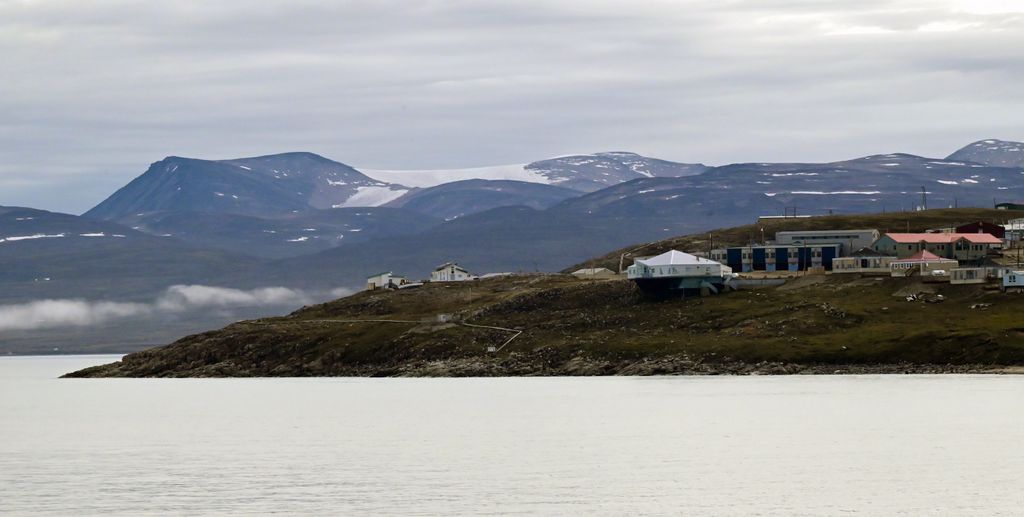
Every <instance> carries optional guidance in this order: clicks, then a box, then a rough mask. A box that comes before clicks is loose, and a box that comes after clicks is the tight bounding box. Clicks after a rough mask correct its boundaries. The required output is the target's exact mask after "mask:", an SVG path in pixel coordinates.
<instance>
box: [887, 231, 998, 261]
mask: <svg viewBox="0 0 1024 517" xmlns="http://www.w3.org/2000/svg"><path fill="white" fill-rule="evenodd" d="M1002 246H1003V241H1002V239H1000V238H998V237H995V236H993V235H990V234H987V233H887V234H885V235H883V236H882V238H880V239H878V240H877V241H875V244H874V246H872V248H874V249H875V251H878V252H880V253H887V254H890V255H895V256H897V257H899V258H900V259H905V258H910V257H912V256H914V255H916V254H918V253H920V252H922V251H928V252H930V253H932V254H934V255H936V256H938V257H942V258H947V259H956V260H964V261H976V260H982V259H984V258H985V256H986V255H988V253H989V251H991V250H993V249H998V248H1001V247H1002Z"/></svg>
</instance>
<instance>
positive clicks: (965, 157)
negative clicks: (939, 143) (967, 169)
mask: <svg viewBox="0 0 1024 517" xmlns="http://www.w3.org/2000/svg"><path fill="white" fill-rule="evenodd" d="M946 159H947V160H954V161H962V162H973V163H981V164H984V165H991V166H993V167H1024V142H1007V141H1004V140H980V141H978V142H974V143H973V144H969V145H967V146H965V147H963V148H961V149H960V150H958V151H957V152H955V153H953V154H951V155H949V157H948V158H946Z"/></svg>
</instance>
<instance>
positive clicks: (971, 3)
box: [0, 0, 1024, 213]
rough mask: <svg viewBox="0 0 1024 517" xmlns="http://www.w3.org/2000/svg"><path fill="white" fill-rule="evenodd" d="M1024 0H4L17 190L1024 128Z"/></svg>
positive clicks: (823, 144)
mask: <svg viewBox="0 0 1024 517" xmlns="http://www.w3.org/2000/svg"><path fill="white" fill-rule="evenodd" d="M1021 49H1024V1H1006V0H932V1H915V0H908V1H895V0H843V1H819V0H751V1H738V0H732V1H730V0H708V1H685V0H622V1H611V0H509V1H487V0H434V1H413V0H408V1H389V0H367V1H358V0H353V1H344V0H336V1H327V0H324V1H315V0H287V1H281V2H272V1H260V2H253V1H242V0H238V1H230V0H220V1H217V2H201V1H196V2H189V1H182V0H175V1H173V2H152V1H137V2H128V1H111V0H89V1H87V2H83V1H81V0H66V1H61V0H53V1H48V0H13V1H12V0H0V74H2V75H0V77H2V80H0V205H27V206H34V207H38V208H46V209H51V210H60V211H68V212H74V213H79V212H81V211H84V210H86V209H88V208H89V207H91V206H92V205H94V204H95V203H97V202H99V201H100V200H102V199H103V198H104V197H106V196H107V195H108V194H110V193H111V192H112V191H113V190H115V189H116V188H118V187H120V186H121V185H123V184H124V183H126V182H127V181H129V180H130V179H131V178H133V177H134V176H136V175H138V174H140V173H141V172H143V171H144V170H145V169H146V167H147V166H148V165H149V164H150V163H151V162H154V161H156V160H159V159H161V158H163V157H164V156H167V155H178V156H192V157H201V158H232V157H240V156H252V155H259V154H270V153H276V152H284V151H296V150H306V151H313V152H316V153H319V154H323V155H325V156H327V157H329V158H332V159H335V160H338V161H341V162H345V163H348V164H351V165H355V166H357V167H359V166H362V167H367V168H454V167H470V166H483V165H495V164H507V163H522V162H529V161H533V160H538V159H543V158H547V157H550V156H555V155H562V154H569V153H587V152H595V151H603V150H630V151H635V152H639V153H642V154H646V155H650V156H656V157H660V158H666V159H672V160H678V161H687V162H704V163H708V164H723V163H729V162H740V161H819V160H837V159H845V158H850V157H854V156H859V155H865V154H873V153H883V152H895V151H901V152H909V153H915V154H921V155H927V156H945V155H946V154H949V153H950V152H952V151H954V150H955V149H956V148H958V147H960V146H962V145H964V144H967V143H968V142H970V141H974V140H978V139H982V138H1003V139H1009V140H1024V52H1022V51H1021Z"/></svg>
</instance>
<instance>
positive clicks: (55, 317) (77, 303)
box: [0, 285, 352, 332]
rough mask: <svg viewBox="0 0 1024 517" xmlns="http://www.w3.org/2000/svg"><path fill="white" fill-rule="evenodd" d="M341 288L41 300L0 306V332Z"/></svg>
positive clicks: (292, 301)
mask: <svg viewBox="0 0 1024 517" xmlns="http://www.w3.org/2000/svg"><path fill="white" fill-rule="evenodd" d="M351 293H352V292H351V290H348V289H344V288H338V289H334V290H332V291H330V292H325V293H311V292H305V291H301V290H296V289H289V288H286V287H265V288H259V289H252V290H241V289H231V288H225V287H213V286H206V285H175V286H171V287H169V288H167V290H166V291H165V292H164V293H163V294H161V295H160V296H159V297H157V298H156V299H155V300H153V301H152V302H149V303H135V302H117V301H95V300H77V299H62V300H37V301H33V302H27V303H22V304H15V305H0V332H3V331H13V330H38V329H46V328H59V327H90V326H96V325H102V324H104V323H108V322H111V321H114V320H118V319H124V318H137V317H148V316H153V315H159V314H182V313H188V311H195V310H216V309H227V308H237V307H298V306H301V305H305V304H309V303H313V302H315V301H321V300H326V299H331V298H339V297H343V296H347V295H349V294H351Z"/></svg>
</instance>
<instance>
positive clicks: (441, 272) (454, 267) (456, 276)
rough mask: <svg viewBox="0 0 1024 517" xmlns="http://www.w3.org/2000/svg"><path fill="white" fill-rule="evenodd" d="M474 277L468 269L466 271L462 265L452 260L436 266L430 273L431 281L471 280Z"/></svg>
mask: <svg viewBox="0 0 1024 517" xmlns="http://www.w3.org/2000/svg"><path fill="white" fill-rule="evenodd" d="M475 278H476V277H475V276H473V275H472V274H471V273H470V272H469V271H466V270H465V269H464V268H463V267H461V266H459V265H458V264H456V263H454V262H448V263H445V264H442V265H440V266H437V267H436V268H434V271H433V272H432V273H430V281H431V282H462V281H465V280H473V279H475Z"/></svg>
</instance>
